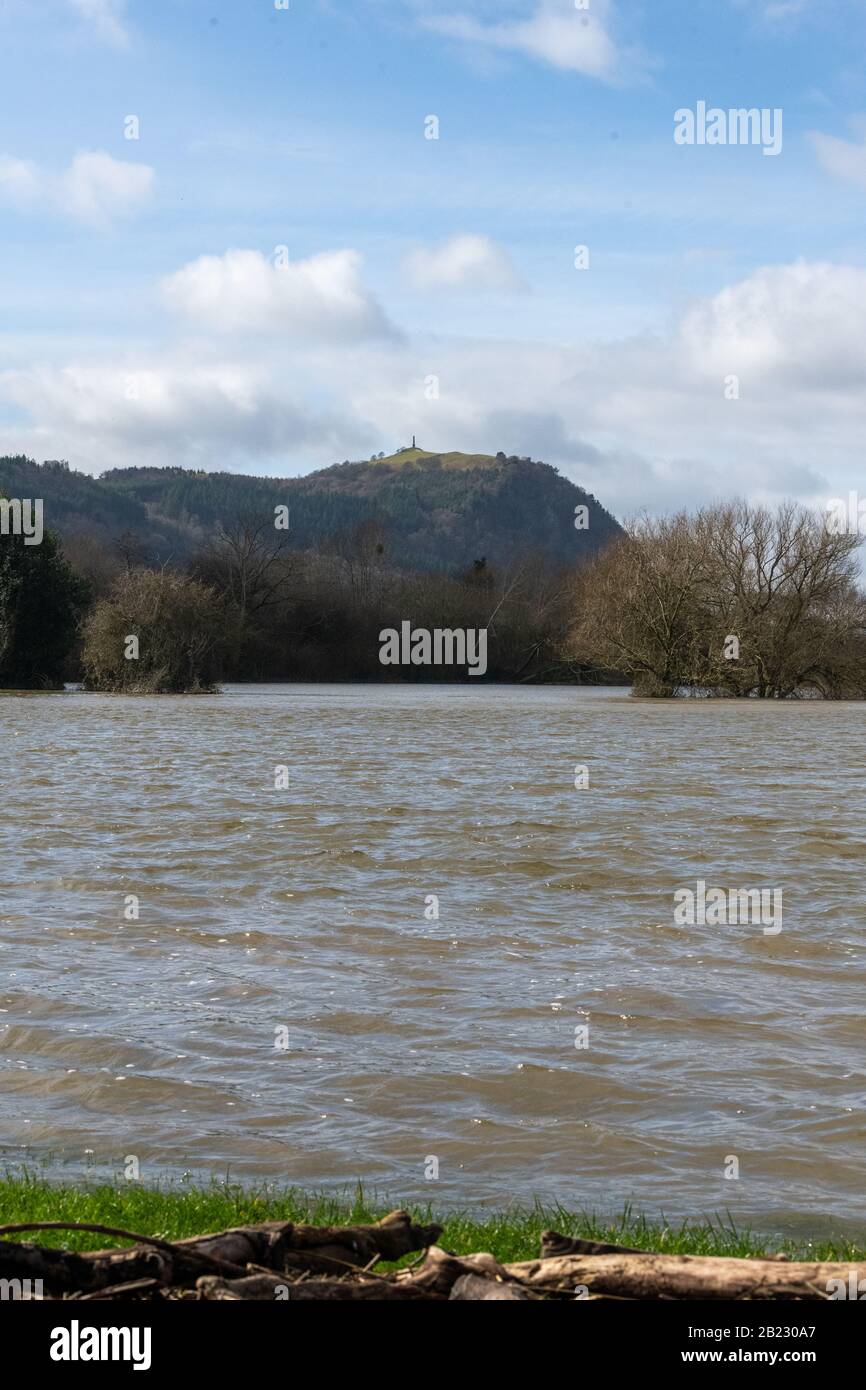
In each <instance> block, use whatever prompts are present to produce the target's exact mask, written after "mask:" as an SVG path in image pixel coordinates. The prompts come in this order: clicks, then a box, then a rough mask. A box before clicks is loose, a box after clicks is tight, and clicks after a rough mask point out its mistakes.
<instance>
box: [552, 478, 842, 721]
mask: <svg viewBox="0 0 866 1390" xmlns="http://www.w3.org/2000/svg"><path fill="white" fill-rule="evenodd" d="M859 543H860V538H859V537H858V536H857V535H851V534H841V535H840V534H837V533H835V532H833V531H831V530H830V529H829V528H828V527H827V524H826V518H824V517H823V516H821V515H816V514H813V513H811V512H808V511H807V510H805V509H804V508H802V507H798V506H796V505H795V504H793V503H785V504H783V505H781V506H780V507H778V508H777V509H776V511H775V512H770V511H769V510H768V509H767V508H765V507H753V506H750V505H749V504H747V503H745V502H736V503H733V504H730V505H723V506H717V507H712V508H708V509H706V510H704V511H702V512H699V513H698V514H697V515H696V516H694V517H689V516H687V515H686V514H685V513H681V514H680V515H678V516H676V517H674V518H672V519H669V520H662V521H650V520H648V519H646V518H643V519H641V520H640V521H638V522H637V523H636V524H635V525H634V526H632V527H631V528H630V529H629V532H628V534H627V536H626V537H625V538H624V539H623V540H621V541H619V542H617V543H615V544H614V545H613V546H611V547H610V548H609V549H608V550H607V551H606V552H604V553H603V554H602V555H601V556H599V557H598V558H597V559H596V560H594V561H592V562H591V563H590V564H589V565H588V566H587V567H586V568H585V569H584V570H583V572H582V574H581V578H580V581H579V585H578V589H577V610H578V611H577V613H576V617H575V621H574V625H573V627H572V631H571V634H570V639H569V644H568V645H569V651H570V653H571V655H572V657H573V659H578V660H580V659H583V660H588V661H590V662H595V663H597V664H600V665H603V666H607V667H609V668H611V669H613V670H616V671H620V672H622V674H623V675H624V676H625V677H626V678H628V679H630V680H631V681H632V682H633V683H634V690H635V694H639V695H643V694H658V695H673V694H676V693H677V691H678V690H681V689H684V688H691V689H695V690H700V691H703V692H715V693H718V694H723V695H732V696H756V697H758V698H762V699H784V698H788V697H790V696H793V695H809V694H811V695H823V696H825V697H827V698H842V697H845V696H849V697H856V698H862V697H863V696H864V695H866V598H864V595H863V594H862V593H861V592H860V591H859V589H858V587H857V583H856V580H857V577H858V573H859V571H858V566H857V560H856V555H855V552H856V550H857V547H858V545H859Z"/></svg>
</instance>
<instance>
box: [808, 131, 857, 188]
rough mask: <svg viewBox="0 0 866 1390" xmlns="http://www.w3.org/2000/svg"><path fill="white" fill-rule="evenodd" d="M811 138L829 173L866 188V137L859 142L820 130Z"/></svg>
mask: <svg viewBox="0 0 866 1390" xmlns="http://www.w3.org/2000/svg"><path fill="white" fill-rule="evenodd" d="M809 139H810V140H811V142H812V146H813V148H814V150H815V153H816V154H817V156H818V162H819V164H821V165H822V167H823V168H824V169H826V170H827V172H828V173H830V174H835V176H836V177H837V178H840V179H844V180H845V181H846V182H847V183H853V184H856V185H857V186H858V187H859V188H866V139H864V140H863V141H861V142H860V143H859V144H858V143H856V142H855V141H852V140H841V139H840V138H839V137H838V136H836V135H822V134H821V133H820V132H819V131H814V132H813V133H812V134H811V135H810V136H809Z"/></svg>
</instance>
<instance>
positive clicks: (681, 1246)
mask: <svg viewBox="0 0 866 1390" xmlns="http://www.w3.org/2000/svg"><path fill="white" fill-rule="evenodd" d="M400 1205H401V1203H400V1202H397V1201H391V1202H386V1201H384V1200H380V1199H379V1198H378V1197H376V1196H371V1195H369V1194H366V1193H365V1192H364V1190H363V1189H362V1188H361V1187H359V1188H358V1189H357V1190H356V1191H355V1192H345V1193H342V1194H337V1195H331V1194H316V1193H305V1192H301V1191H299V1190H298V1189H296V1188H282V1189H272V1188H262V1189H254V1188H246V1187H241V1186H237V1185H235V1184H231V1183H218V1182H214V1183H212V1184H211V1185H210V1186H202V1187H193V1186H187V1185H186V1184H185V1183H179V1184H177V1185H174V1186H171V1185H170V1186H164V1187H155V1188H154V1187H143V1186H141V1185H140V1184H138V1183H128V1184H126V1183H125V1184H124V1185H123V1186H122V1187H117V1186H113V1185H108V1184H100V1185H93V1186H87V1185H72V1184H65V1183H51V1182H48V1181H47V1180H46V1179H45V1178H42V1177H35V1176H29V1175H24V1176H15V1177H12V1176H7V1177H5V1178H0V1225H12V1224H13V1223H17V1222H24V1221H89V1222H94V1223H99V1224H100V1225H103V1226H117V1227H122V1228H123V1229H124V1230H127V1231H133V1232H136V1233H137V1234H140V1235H151V1236H161V1237H163V1238H164V1239H166V1240H178V1239H181V1238H182V1237H184V1236H194V1235H204V1234H206V1233H207V1232H210V1231H220V1230H224V1229H225V1228H226V1227H228V1226H241V1225H248V1224H249V1225H252V1224H255V1223H257V1222H260V1221H278V1220H281V1221H295V1222H307V1223H310V1224H314V1225H347V1224H351V1223H354V1222H370V1221H376V1220H378V1219H379V1217H381V1216H384V1215H385V1213H386V1212H387V1211H390V1210H393V1209H394V1208H395V1207H397V1206H400ZM407 1205H408V1210H410V1211H412V1212H413V1214H415V1215H416V1217H417V1218H418V1219H419V1220H421V1221H427V1222H429V1221H438V1222H439V1223H440V1224H441V1225H442V1226H444V1228H445V1229H444V1234H443V1235H442V1237H441V1240H440V1244H442V1245H443V1246H444V1247H445V1249H447V1250H451V1251H453V1252H454V1253H455V1254H461V1255H465V1254H471V1253H472V1252H473V1251H477V1250H489V1251H490V1253H491V1254H492V1255H494V1256H495V1257H496V1258H497V1259H499V1260H502V1261H507V1260H526V1259H534V1258H535V1257H537V1255H538V1253H539V1244H540V1237H541V1232H542V1231H544V1230H547V1229H549V1228H553V1229H555V1230H557V1231H560V1232H562V1233H563V1234H565V1235H573V1236H583V1237H584V1238H589V1239H591V1240H604V1241H608V1242H611V1243H614V1244H619V1245H632V1246H635V1247H636V1248H638V1249H641V1250H657V1251H664V1252H666V1253H668V1254H677V1255H736V1256H750V1255H751V1256H760V1255H765V1254H774V1253H776V1252H778V1251H785V1252H786V1253H787V1254H788V1255H790V1256H791V1258H792V1259H809V1260H843V1261H849V1260H850V1261H853V1260H863V1259H866V1254H864V1250H863V1248H862V1247H858V1246H856V1245H855V1244H854V1243H853V1242H852V1241H849V1240H845V1239H835V1240H816V1241H810V1242H805V1243H804V1242H797V1241H789V1240H783V1241H779V1240H777V1239H774V1238H772V1237H767V1236H761V1235H759V1234H755V1233H754V1232H752V1231H751V1230H748V1229H745V1230H737V1229H736V1227H735V1226H734V1224H733V1222H732V1221H731V1220H730V1218H724V1219H720V1218H716V1219H713V1220H705V1221H685V1222H682V1223H680V1224H668V1223H666V1222H664V1221H663V1220H661V1221H651V1220H648V1219H647V1218H646V1217H645V1216H641V1215H638V1214H636V1213H635V1212H633V1211H632V1209H631V1208H628V1207H627V1208H626V1209H625V1211H624V1212H623V1213H622V1215H621V1216H620V1217H618V1218H617V1219H616V1220H609V1219H600V1218H596V1217H595V1216H593V1215H590V1214H587V1213H580V1212H573V1211H567V1210H565V1209H564V1208H562V1207H558V1206H555V1207H544V1206H541V1205H527V1206H525V1207H516V1206H509V1207H508V1208H506V1209H505V1210H503V1211H499V1212H490V1213H484V1212H475V1213H472V1214H470V1213H462V1212H459V1211H450V1212H449V1211H448V1210H446V1209H444V1208H442V1207H439V1206H437V1205H436V1204H435V1203H432V1202H431V1203H430V1205H429V1206H427V1205H423V1206H419V1205H417V1204H411V1203H410V1204H407ZM10 1239H19V1240H33V1241H36V1242H38V1243H39V1244H40V1245H46V1246H59V1247H62V1248H63V1249H67V1250H99V1249H105V1248H106V1247H108V1246H110V1245H122V1244H125V1243H126V1242H123V1241H115V1240H112V1239H111V1238H109V1237H107V1236H100V1235H93V1234H90V1233H88V1232H84V1231H36V1232H32V1233H27V1234H24V1235H21V1236H18V1237H10ZM409 1258H411V1257H409Z"/></svg>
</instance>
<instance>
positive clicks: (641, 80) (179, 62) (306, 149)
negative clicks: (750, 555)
mask: <svg viewBox="0 0 866 1390" xmlns="http://www.w3.org/2000/svg"><path fill="white" fill-rule="evenodd" d="M864 41H866V0H496V3H489V2H488V0H453V2H452V0H435V3H433V0H288V3H287V4H284V3H283V0H0V78H2V83H0V91H2V106H3V113H2V122H0V309H2V312H0V454H3V453H10V454H11V453H26V454H28V455H29V456H31V457H33V458H36V459H37V460H40V461H41V460H42V459H46V458H52V459H53V458H63V459H67V460H68V461H69V462H70V464H71V466H72V467H74V468H77V469H81V470H83V471H86V472H89V473H94V474H99V473H101V472H103V471H104V470H106V469H109V468H114V467H126V466H130V465H138V466H144V465H157V466H163V465H180V466H183V467H191V468H206V469H229V470H233V471H239V472H248V473H257V474H273V475H280V476H291V475H295V474H299V473H305V472H308V471H310V470H311V469H314V468H321V467H324V466H327V465H328V464H330V463H334V462H339V461H342V460H344V459H360V458H365V457H369V456H370V455H371V454H373V453H378V452H380V451H384V452H385V453H391V452H392V451H393V450H394V449H396V448H398V447H399V446H401V445H403V444H406V443H408V442H410V440H411V437H412V436H413V435H415V436H417V439H418V443H419V444H420V445H421V446H422V447H425V448H428V449H432V450H439V451H442V452H445V451H451V450H466V451H469V452H486V453H496V452H497V451H499V450H503V451H504V452H505V453H508V454H512V453H514V454H521V455H530V456H532V457H533V458H539V459H543V460H544V461H546V462H548V463H552V464H555V465H556V466H557V467H558V468H560V470H561V471H562V472H563V473H565V474H566V475H567V476H569V477H570V478H572V479H573V480H574V481H575V482H578V483H580V484H581V485H582V486H584V487H586V488H588V489H589V490H590V491H592V492H593V493H595V495H596V496H597V497H598V498H599V499H600V500H601V501H602V502H603V503H604V504H605V505H607V506H608V507H609V508H610V509H611V510H612V511H613V512H615V513H616V514H617V515H618V516H620V517H628V516H631V515H633V514H635V513H636V512H638V511H641V510H644V509H646V510H648V511H650V512H654V513H661V512H670V511H674V510H677V509H679V508H681V507H694V506H698V505H701V504H703V503H705V502H709V501H712V500H714V499H716V498H719V497H722V496H731V495H733V494H739V495H743V496H748V497H750V498H752V499H753V500H756V501H765V502H770V503H772V502H776V501H779V500H781V499H782V498H788V497H794V498H797V499H799V500H801V501H803V502H806V503H808V504H810V505H820V506H824V505H826V502H827V500H828V499H829V498H831V497H836V496H845V495H846V494H847V493H848V491H849V490H852V489H854V490H857V489H858V488H859V489H860V491H861V492H863V493H864V494H866V476H864V465H863V441H864V438H866V389H864V388H866V238H864V222H866V217H864V213H866V63H864V60H863V56H862V55H863V53H864V52H866V42H864ZM699 103H705V109H708V110H710V111H712V110H715V109H719V110H721V112H723V113H725V114H726V113H727V111H728V110H730V109H733V108H755V109H757V110H758V111H765V112H766V118H765V119H766V120H768V121H769V120H773V121H775V122H776V123H777V128H778V131H779V133H780V134H781V141H780V148H778V149H777V150H775V151H773V150H772V149H770V148H769V145H770V141H769V139H766V140H764V142H763V143H760V142H758V143H742V142H740V143H736V142H734V139H733V136H734V134H735V132H734V130H733V126H732V125H731V124H729V125H728V126H727V127H724V126H723V127H722V129H723V133H724V131H725V130H727V132H728V133H729V135H730V136H731V138H730V139H728V138H726V142H725V143H718V142H715V143H712V142H709V141H708V142H707V143H681V142H680V141H679V139H678V138H675V135H676V132H677V129H678V126H680V127H681V126H682V119H683V118H682V115H681V113H682V112H683V111H686V112H693V113H696V116H697V113H698V112H699ZM678 113H680V114H678ZM774 113H775V114H774ZM766 129H767V131H768V132H769V130H770V127H769V126H767V128H766ZM716 133H717V134H718V127H717V130H716ZM434 136H435V137H436V138H431V137H434ZM578 248H582V249H578Z"/></svg>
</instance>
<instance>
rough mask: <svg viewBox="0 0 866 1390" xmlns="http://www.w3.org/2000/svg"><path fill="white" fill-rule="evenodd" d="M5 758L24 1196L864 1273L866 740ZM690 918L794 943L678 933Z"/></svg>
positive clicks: (14, 1109)
mask: <svg viewBox="0 0 866 1390" xmlns="http://www.w3.org/2000/svg"><path fill="white" fill-rule="evenodd" d="M0 729H2V739H3V748H4V751H5V756H4V758H3V771H2V788H0V791H2V825H3V845H4V854H3V865H4V872H3V884H2V900H0V1160H2V1161H3V1162H5V1164H6V1165H7V1166H11V1167H15V1166H17V1165H20V1164H25V1165H27V1166H29V1167H30V1168H38V1167H43V1168H44V1170H45V1171H46V1172H48V1173H49V1174H50V1175H51V1176H54V1177H58V1178H63V1177H67V1178H71V1177H77V1176H78V1175H80V1174H82V1173H85V1172H89V1173H90V1174H91V1175H93V1176H97V1175H99V1176H102V1175H105V1174H119V1173H122V1171H123V1169H124V1165H125V1163H126V1160H127V1159H128V1158H129V1157H130V1156H135V1158H136V1159H137V1160H138V1163H139V1168H140V1174H141V1177H142V1179H143V1180H144V1181H156V1180H157V1179H164V1178H178V1177H180V1175H182V1174H184V1173H192V1174H195V1175H196V1176H197V1177H202V1176H208V1175H216V1176H217V1177H225V1175H226V1173H227V1172H228V1173H229V1175H230V1176H231V1177H234V1178H237V1179H239V1180H241V1179H242V1180H245V1181H249V1182H251V1183H256V1182H262V1181H264V1180H267V1181H269V1182H277V1183H297V1184H300V1185H304V1186H312V1187H317V1188H321V1187H332V1186H343V1185H345V1184H354V1183H355V1182H356V1181H357V1180H358V1179H361V1180H362V1181H363V1182H364V1184H365V1185H367V1186H368V1187H369V1188H370V1189H376V1190H378V1191H379V1192H382V1193H385V1194H388V1195H395V1196H397V1197H401V1198H412V1199H418V1198H423V1199H426V1200H429V1201H432V1202H434V1203H435V1204H436V1205H437V1206H439V1207H443V1206H449V1205H456V1204H464V1205H467V1206H472V1207H484V1206H487V1205H492V1206H503V1205H505V1204H506V1203H507V1202H511V1201H528V1200H531V1199H533V1198H539V1199H541V1200H545V1201H551V1202H552V1201H558V1202H561V1203H563V1204H565V1205H567V1206H570V1207H579V1208H584V1209H591V1210H595V1211H597V1212H612V1211H617V1210H618V1209H621V1208H622V1206H623V1204H624V1203H626V1202H631V1203H633V1204H634V1205H635V1206H637V1207H640V1208H642V1209H644V1210H646V1211H647V1212H648V1213H649V1214H650V1215H657V1214H658V1213H660V1212H663V1213H664V1214H666V1215H667V1216H669V1217H670V1218H672V1219H679V1218H681V1217H684V1216H699V1215H705V1214H710V1213H716V1214H717V1213H724V1212H725V1211H728V1212H730V1213H731V1215H732V1216H733V1217H734V1219H735V1220H736V1221H737V1222H752V1223H753V1224H755V1225H757V1226H759V1227H761V1228H765V1229H773V1230H777V1229H778V1230H780V1231H791V1232H806V1231H808V1232H812V1233H819V1232H823V1231H824V1230H829V1229H833V1230H842V1231H848V1232H850V1233H852V1234H858V1233H859V1234H860V1236H861V1237H862V1235H863V1234H864V1229H866V1181H864V1176H866V1115H864V1109H866V1058H864V1053H866V901H864V885H866V854H864V811H866V795H864V785H866V707H864V706H862V705H856V704H839V705H835V704H813V703H808V704H789V703H786V704H766V705H765V704H759V703H756V702H747V703H741V702H735V703H734V702H731V703H727V702H700V701H693V702H692V701H688V702H678V703H666V702H652V701H635V700H633V699H631V698H629V696H628V694H627V692H625V691H623V690H604V691H592V690H577V689H565V688H559V689H535V690H532V689H521V688H510V687H490V686H487V687H485V686H481V687H474V686H468V685H463V686H451V685H449V686H438V687H426V688H424V687H417V686H415V687H409V686H392V687H384V688H383V687H369V686H367V687H362V686H280V687H277V686H247V687H240V686H234V687H231V686H230V687H227V689H226V690H225V691H224V692H223V693H222V694H220V695H219V696H214V697H210V696H208V697H198V698H177V699H175V698H170V697H161V698H154V699H151V698H140V699H129V698H120V697H104V696H96V695H87V694H83V693H78V692H66V693H63V694H55V695H25V696H14V695H7V696H4V697H2V698H0ZM581 764H582V765H586V767H587V769H588V774H589V783H590V785H589V786H588V787H586V788H580V789H578V788H576V787H575V785H574V783H575V768H576V766H577V765H581ZM281 766H284V767H286V768H287V769H288V777H287V781H288V786H286V787H280V788H277V787H276V786H275V780H276V779H275V769H276V768H277V767H281ZM283 780H286V779H283ZM698 880H704V881H706V882H707V883H708V884H710V885H719V886H722V887H724V888H726V889H728V888H755V887H771V888H776V889H781V891H782V893H783V902H784V913H783V926H782V930H781V931H780V932H778V933H777V934H767V933H765V932H764V931H763V929H762V927H761V925H760V924H759V923H748V922H747V923H736V924H729V925H718V924H713V925H702V924H696V925H694V926H688V925H687V926H678V925H676V924H675V921H674V894H675V892H676V891H677V889H680V888H683V887H688V886H692V887H695V885H696V883H697V881H698ZM130 895H135V896H136V897H137V898H138V900H139V916H138V919H137V920H136V919H135V918H134V916H130V913H131V912H132V910H133V909H132V907H131V905H130V901H129V898H130ZM433 897H435V898H436V899H438V913H439V915H438V920H436V919H434V918H433V910H434V907H435V904H434V903H433V902H432V899H433ZM425 908H426V915H425ZM125 914H126V915H125ZM587 1025H588V1030H589V1031H588V1035H586V1037H585V1039H584V1038H583V1037H582V1035H580V1034H576V1031H575V1030H576V1029H578V1028H581V1027H584V1026H587ZM281 1030H282V1031H281ZM581 1041H585V1042H586V1044H587V1045H586V1046H576V1043H579V1042H581ZM433 1158H435V1159H436V1160H437V1162H438V1171H439V1176H438V1178H437V1179H433V1180H429V1179H428V1178H426V1177H425V1173H429V1172H431V1171H433V1170H434V1169H435V1165H433V1164H431V1162H430V1160H431V1159H433ZM731 1158H736V1159H737V1160H738V1165H739V1178H736V1179H731V1178H726V1177H725V1171H726V1169H727V1170H728V1171H731V1170H732V1167H733V1165H732V1164H731V1162H730V1160H731Z"/></svg>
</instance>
